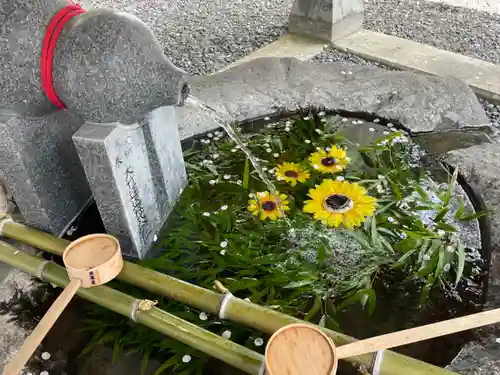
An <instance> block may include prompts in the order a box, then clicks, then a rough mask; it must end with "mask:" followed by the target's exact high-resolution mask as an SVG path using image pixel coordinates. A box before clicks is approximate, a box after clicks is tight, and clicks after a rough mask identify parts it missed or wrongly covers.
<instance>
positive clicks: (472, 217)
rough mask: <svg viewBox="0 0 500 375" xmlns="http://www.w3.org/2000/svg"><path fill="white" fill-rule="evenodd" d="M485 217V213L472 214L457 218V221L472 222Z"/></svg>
mask: <svg viewBox="0 0 500 375" xmlns="http://www.w3.org/2000/svg"><path fill="white" fill-rule="evenodd" d="M485 215H486V212H484V211H482V212H476V213H474V214H470V215H464V216H461V217H460V218H459V220H461V221H472V220H477V219H479V218H480V217H483V216H485Z"/></svg>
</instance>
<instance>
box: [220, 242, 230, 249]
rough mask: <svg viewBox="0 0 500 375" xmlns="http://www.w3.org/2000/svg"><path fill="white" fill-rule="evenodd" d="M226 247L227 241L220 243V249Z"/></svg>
mask: <svg viewBox="0 0 500 375" xmlns="http://www.w3.org/2000/svg"><path fill="white" fill-rule="evenodd" d="M227 245H228V243H227V241H222V242H221V243H220V247H222V248H226V247H227Z"/></svg>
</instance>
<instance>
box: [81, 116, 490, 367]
mask: <svg viewBox="0 0 500 375" xmlns="http://www.w3.org/2000/svg"><path fill="white" fill-rule="evenodd" d="M348 121H353V120H352V119H351V120H349V119H345V118H341V117H339V116H327V115H326V113H324V112H319V113H310V114H307V115H306V116H303V115H302V116H299V115H297V116H293V117H290V118H288V119H286V120H283V121H278V122H275V123H272V122H268V123H267V124H266V125H265V126H264V127H263V128H262V129H260V130H259V131H256V132H252V133H245V134H244V135H241V137H242V138H243V139H244V142H245V144H246V146H247V147H248V148H249V149H250V150H251V152H252V154H253V155H254V156H255V157H257V158H258V160H259V163H260V164H261V166H262V169H263V171H264V172H265V173H268V174H269V177H270V178H272V180H273V183H274V184H275V187H276V189H277V191H279V194H278V195H274V194H273V193H272V192H270V191H268V189H267V186H266V185H265V184H264V183H263V182H262V181H261V179H260V177H259V175H258V173H256V171H255V170H254V169H253V168H252V165H251V163H249V161H248V159H247V155H245V153H243V152H242V151H241V150H240V149H239V148H238V147H237V146H235V145H234V143H233V142H232V141H231V140H229V139H227V138H226V137H225V135H224V133H223V132H222V131H214V132H212V133H208V134H206V135H205V136H204V137H203V138H201V139H200V140H198V141H196V142H194V143H193V145H192V147H191V148H190V149H188V150H186V151H185V153H184V157H185V162H186V166H187V169H188V175H189V184H188V186H187V188H186V189H185V190H184V192H183V193H182V196H181V198H180V200H179V201H178V202H177V204H176V207H175V211H174V213H173V214H172V215H171V216H170V218H169V220H168V222H167V224H166V226H165V229H164V231H163V234H162V235H161V236H159V237H160V238H159V240H158V243H157V244H156V249H155V250H156V251H158V252H159V253H160V256H159V257H157V258H154V259H150V260H146V261H142V262H141V263H142V265H144V266H146V267H149V268H152V269H155V270H157V271H160V272H163V273H166V274H169V275H172V276H175V277H177V278H179V279H182V280H185V281H187V282H190V283H193V284H196V285H200V286H202V287H205V288H212V287H213V285H214V283H215V282H216V281H219V282H221V283H222V284H223V285H224V286H225V287H226V288H227V289H229V290H230V291H231V292H232V293H233V294H234V295H236V296H238V297H240V298H244V299H249V300H250V301H252V302H254V303H257V304H261V305H265V306H267V307H269V308H272V309H276V310H279V311H281V312H283V313H286V314H290V315H293V316H296V317H299V318H302V319H305V320H308V321H312V322H315V323H319V324H320V325H323V326H326V327H328V328H332V329H336V330H341V329H342V327H339V324H338V322H337V319H336V312H337V311H340V310H343V309H348V308H353V305H358V306H360V307H361V308H363V309H366V310H367V311H369V312H373V311H374V310H375V309H376V308H377V290H376V287H375V286H374V285H375V283H376V281H377V280H383V279H384V277H385V275H386V274H388V273H395V272H396V273H398V274H401V275H404V278H403V280H404V281H403V282H404V283H408V284H411V285H412V286H416V287H417V289H418V290H419V293H420V304H421V305H422V306H425V304H426V302H427V300H428V298H429V295H430V291H431V290H433V289H436V288H437V289H441V290H443V292H446V293H449V292H452V294H454V295H455V296H459V293H458V292H457V290H458V289H457V287H458V286H459V285H460V283H463V282H466V280H468V279H470V278H473V277H474V276H475V274H477V273H478V272H480V271H479V269H480V268H479V266H480V256H479V255H478V253H477V249H473V248H469V247H468V245H467V243H466V238H465V237H466V234H463V233H461V225H462V222H465V221H474V220H475V219H477V218H478V216H479V215H480V214H476V213H474V212H472V211H471V210H470V207H469V206H467V205H466V198H465V197H464V196H463V195H461V193H460V191H459V189H458V186H457V175H456V173H452V174H450V173H448V172H447V170H446V169H445V168H444V167H442V168H441V170H442V171H443V172H445V174H446V176H447V181H443V182H437V181H436V180H435V179H434V177H433V175H432V174H431V172H429V171H427V169H426V168H424V166H423V164H422V163H421V161H420V158H419V155H420V151H419V149H418V147H417V146H416V145H415V144H413V143H412V142H411V141H410V139H409V138H408V136H407V134H405V132H404V131H402V130H398V129H396V128H395V127H393V126H389V127H387V128H386V129H384V130H383V131H381V134H380V136H375V133H376V131H375V129H374V128H368V130H367V131H368V133H373V135H374V137H372V138H374V139H373V140H372V141H371V142H369V143H367V144H363V145H360V144H358V143H357V141H356V140H353V139H350V138H349V137H347V136H345V134H344V131H343V130H344V128H345V125H346V122H348ZM354 121H356V123H358V124H355V125H360V124H359V122H362V121H361V120H354ZM372 129H373V130H372ZM240 130H241V129H235V131H237V132H238V133H240ZM114 286H115V287H116V288H118V289H122V290H126V291H127V292H128V293H129V294H133V295H135V296H136V297H137V298H149V299H158V296H152V295H150V294H148V293H146V292H144V291H142V290H140V289H138V288H134V287H132V286H129V285H126V284H122V283H118V282H114ZM159 307H160V308H162V309H165V310H166V311H168V312H170V313H172V314H174V315H177V316H179V317H181V318H183V319H186V320H188V321H190V322H193V323H196V324H198V325H200V326H201V327H203V328H205V329H208V330H211V331H212V332H215V333H217V334H220V335H221V336H222V337H224V338H226V339H229V340H234V341H235V342H238V343H240V344H244V345H247V346H249V347H251V348H252V349H254V350H257V351H259V350H260V351H261V352H262V351H263V348H264V347H265V340H266V339H267V337H266V336H265V335H263V334H262V333H260V332H256V331H252V330H249V329H248V328H245V327H242V326H240V325H237V324H233V323H230V322H227V321H221V320H220V319H219V318H218V317H215V316H209V315H208V314H206V313H205V312H203V311H196V310H194V309H191V308H188V307H186V306H184V305H181V304H179V303H177V302H175V301H172V300H168V299H166V298H160V299H159ZM89 314H90V318H89V319H88V325H87V326H88V329H89V330H91V331H92V332H94V338H93V340H92V342H91V343H90V345H89V346H88V348H87V350H86V351H89V350H91V349H92V347H94V346H95V345H98V344H109V345H112V346H113V347H114V349H115V354H116V356H118V355H119V354H120V353H121V352H122V351H131V350H132V351H134V350H135V351H137V350H140V351H141V352H143V353H144V358H145V363H147V359H148V358H149V357H150V356H155V357H157V358H166V362H165V364H164V366H163V367H162V370H163V369H173V370H176V371H178V372H179V373H181V374H195V373H202V371H203V368H204V367H203V366H204V364H206V363H207V361H208V360H209V358H208V357H207V356H205V355H203V354H201V353H198V352H194V351H193V350H192V349H189V348H187V347H186V346H184V345H182V344H179V343H178V342H176V341H175V340H172V339H167V338H165V337H164V336H161V335H159V334H155V333H152V332H151V331H149V330H148V329H146V328H144V327H140V326H137V325H134V324H133V323H130V322H128V321H126V320H125V319H122V318H119V317H117V316H116V315H115V314H112V313H110V312H105V311H104V310H103V309H100V308H96V307H94V308H92V310H91V311H89ZM144 368H145V367H144Z"/></svg>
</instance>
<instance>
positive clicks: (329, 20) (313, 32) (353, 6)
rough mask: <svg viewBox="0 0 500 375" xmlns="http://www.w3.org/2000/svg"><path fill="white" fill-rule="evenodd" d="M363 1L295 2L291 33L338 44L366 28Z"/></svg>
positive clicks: (305, 0) (291, 15) (290, 27)
mask: <svg viewBox="0 0 500 375" xmlns="http://www.w3.org/2000/svg"><path fill="white" fill-rule="evenodd" d="M363 11H364V7H363V0H295V3H294V4H293V7H292V12H291V14H290V18H289V23H288V30H289V32H290V33H293V34H300V35H306V36H310V37H315V38H318V39H322V40H325V41H327V42H334V41H335V40H338V39H342V38H343V37H345V36H347V35H349V34H352V33H353V32H355V31H357V30H359V29H360V28H361V27H362V25H363Z"/></svg>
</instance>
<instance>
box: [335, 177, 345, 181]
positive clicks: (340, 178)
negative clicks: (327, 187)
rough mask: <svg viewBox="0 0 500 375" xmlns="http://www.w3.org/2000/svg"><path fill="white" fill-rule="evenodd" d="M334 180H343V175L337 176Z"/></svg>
mask: <svg viewBox="0 0 500 375" xmlns="http://www.w3.org/2000/svg"><path fill="white" fill-rule="evenodd" d="M336 180H337V181H344V180H345V178H344V176H337V178H336Z"/></svg>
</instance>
